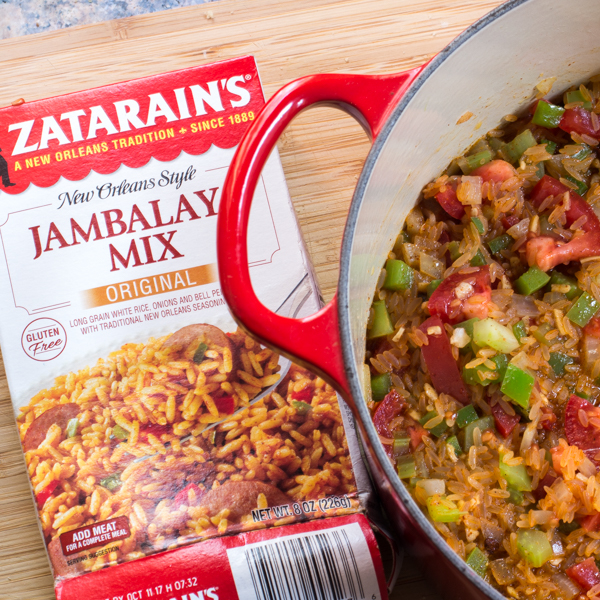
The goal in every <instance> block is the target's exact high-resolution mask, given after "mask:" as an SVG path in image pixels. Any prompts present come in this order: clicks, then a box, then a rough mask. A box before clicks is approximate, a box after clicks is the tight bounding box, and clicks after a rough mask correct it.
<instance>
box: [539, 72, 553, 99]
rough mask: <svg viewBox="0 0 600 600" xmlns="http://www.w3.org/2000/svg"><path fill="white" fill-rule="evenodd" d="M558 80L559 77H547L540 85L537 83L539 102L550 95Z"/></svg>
mask: <svg viewBox="0 0 600 600" xmlns="http://www.w3.org/2000/svg"><path fill="white" fill-rule="evenodd" d="M556 80H557V77H546V79H542V80H541V81H540V82H539V83H537V84H536V86H535V87H536V89H537V91H538V93H537V94H536V96H535V97H536V99H537V100H539V99H540V98H543V97H544V96H546V95H547V94H549V93H550V90H551V89H552V86H553V85H554V82H555V81H556Z"/></svg>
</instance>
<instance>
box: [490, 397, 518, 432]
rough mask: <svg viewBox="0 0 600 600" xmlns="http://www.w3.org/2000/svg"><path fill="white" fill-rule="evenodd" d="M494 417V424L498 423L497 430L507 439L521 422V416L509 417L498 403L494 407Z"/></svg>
mask: <svg viewBox="0 0 600 600" xmlns="http://www.w3.org/2000/svg"><path fill="white" fill-rule="evenodd" d="M492 415H493V416H494V422H495V423H496V429H497V430H498V431H499V433H500V435H501V436H502V437H505V438H507V437H508V436H509V435H510V434H511V433H512V431H513V429H514V428H515V427H516V426H517V424H518V423H519V421H520V420H521V416H520V415H517V414H514V415H509V414H508V413H507V412H506V411H505V410H504V409H503V408H502V406H500V403H499V402H497V403H496V404H494V406H492Z"/></svg>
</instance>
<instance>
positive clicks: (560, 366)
mask: <svg viewBox="0 0 600 600" xmlns="http://www.w3.org/2000/svg"><path fill="white" fill-rule="evenodd" d="M573 362H574V359H573V358H571V357H570V356H568V355H567V354H563V353H562V352H550V360H549V361H548V364H549V365H550V366H551V367H552V370H553V371H554V373H555V374H556V375H559V376H561V377H562V376H563V375H564V374H565V367H566V366H567V365H570V364H571V363H573Z"/></svg>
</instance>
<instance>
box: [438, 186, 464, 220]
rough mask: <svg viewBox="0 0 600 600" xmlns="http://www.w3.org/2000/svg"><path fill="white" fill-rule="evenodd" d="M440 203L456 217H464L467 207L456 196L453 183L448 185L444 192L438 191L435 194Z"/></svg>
mask: <svg viewBox="0 0 600 600" xmlns="http://www.w3.org/2000/svg"><path fill="white" fill-rule="evenodd" d="M435 199H436V200H437V201H438V203H439V205H440V206H441V207H442V208H443V209H444V210H445V211H446V212H447V213H448V214H449V215H450V216H451V217H453V218H454V219H462V218H463V216H464V214H465V207H464V206H463V205H462V204H461V203H460V200H459V199H458V197H457V196H456V188H455V187H453V186H452V185H450V184H448V185H446V189H445V190H444V191H443V192H438V193H437V194H436V196H435Z"/></svg>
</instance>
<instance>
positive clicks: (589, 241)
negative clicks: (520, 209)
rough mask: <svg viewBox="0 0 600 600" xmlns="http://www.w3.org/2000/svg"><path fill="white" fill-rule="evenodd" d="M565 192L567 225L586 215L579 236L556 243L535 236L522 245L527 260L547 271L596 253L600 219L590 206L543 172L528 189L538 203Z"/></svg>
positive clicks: (597, 250) (598, 242)
mask: <svg viewBox="0 0 600 600" xmlns="http://www.w3.org/2000/svg"><path fill="white" fill-rule="evenodd" d="M565 192H569V198H570V201H571V207H570V208H569V210H567V211H566V213H565V216H566V218H567V225H568V226H570V225H572V224H573V223H575V221H577V220H578V219H579V218H581V217H582V216H585V217H586V221H585V223H583V224H582V225H581V229H582V231H584V232H585V233H584V234H583V235H580V236H577V237H576V238H574V239H572V240H571V241H570V242H568V243H567V244H560V243H559V242H557V241H556V240H555V239H554V238H552V237H549V236H539V237H535V238H532V239H530V240H528V242H527V248H526V256H527V262H528V263H529V265H530V266H533V265H537V266H538V267H539V268H540V269H542V270H543V271H548V270H549V269H552V268H554V267H555V266H556V265H559V264H560V263H568V262H570V261H572V260H581V259H582V258H586V257H588V256H596V255H598V254H600V220H598V217H597V216H596V213H595V212H594V210H593V209H592V207H591V206H590V205H589V204H588V203H587V202H586V201H585V200H584V199H583V198H582V197H581V196H580V195H579V194H576V193H575V192H574V191H573V190H571V189H569V188H568V187H567V186H566V185H563V184H562V183H561V182H560V181H558V180H557V179H554V177H550V176H549V175H544V176H543V177H542V178H541V179H540V180H539V181H538V183H537V184H536V185H535V187H534V188H533V190H532V192H531V196H530V199H531V202H532V203H533V204H534V206H536V207H537V206H539V205H540V204H541V203H542V202H543V201H544V200H545V199H546V198H547V197H548V196H555V197H558V196H561V195H562V194H564V193H565Z"/></svg>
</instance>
